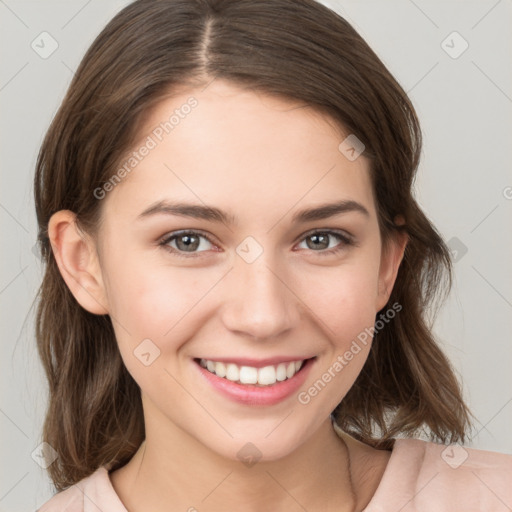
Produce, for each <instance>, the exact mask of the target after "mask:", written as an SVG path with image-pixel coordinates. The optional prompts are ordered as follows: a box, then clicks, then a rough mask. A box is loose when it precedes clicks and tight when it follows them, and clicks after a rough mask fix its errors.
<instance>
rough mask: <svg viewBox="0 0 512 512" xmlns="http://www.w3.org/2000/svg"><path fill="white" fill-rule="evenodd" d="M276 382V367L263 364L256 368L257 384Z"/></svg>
mask: <svg viewBox="0 0 512 512" xmlns="http://www.w3.org/2000/svg"><path fill="white" fill-rule="evenodd" d="M275 382H276V369H275V368H274V367H273V366H265V367H263V368H260V369H259V370H258V384H261V385H263V386H268V385H269V384H275Z"/></svg>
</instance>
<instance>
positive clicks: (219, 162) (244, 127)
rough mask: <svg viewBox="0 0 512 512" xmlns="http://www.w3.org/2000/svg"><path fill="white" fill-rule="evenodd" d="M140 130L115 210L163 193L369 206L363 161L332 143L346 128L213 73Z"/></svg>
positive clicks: (283, 205) (245, 201)
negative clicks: (202, 86) (352, 202)
mask: <svg viewBox="0 0 512 512" xmlns="http://www.w3.org/2000/svg"><path fill="white" fill-rule="evenodd" d="M139 134H140V136H139V137H138V140H137V143H136V144H134V146H133V147H132V148H130V152H129V154H127V155H126V157H125V158H124V160H123V162H121V163H120V167H121V166H122V165H124V166H125V169H128V170H129V172H126V173H124V174H125V177H124V178H123V180H122V181H121V183H120V184H119V185H117V186H116V187H115V188H114V190H113V191H112V192H109V195H108V197H107V199H108V202H109V203H110V204H111V205H115V210H116V211H123V212H124V213H126V214H128V213H129V212H130V213H131V212H134V211H135V210H138V212H137V213H140V211H142V210H143V209H144V207H145V206H147V205H148V204H149V203H151V202H154V201H156V200H159V199H165V198H173V199H178V200H186V201H189V200H194V201H195V202H199V201H201V202H205V203H208V204H214V205H217V206H220V207H222V208H223V209H227V210H230V211H233V212H234V213H237V210H238V213H240V214H243V212H244V211H246V212H248V213H250V214H251V215H254V214H256V213H258V211H257V210H258V206H259V210H260V213H261V215H264V214H265V213H269V211H276V212H277V211H281V210H284V209H290V208H293V206H294V205H295V204H298V206H302V207H303V206H306V205H307V204H310V203H315V202H319V201H322V202H325V201H330V200H332V201H334V200H340V199H352V200H357V201H359V202H362V203H364V204H365V206H366V207H367V209H369V210H371V209H372V208H373V193H372V189H371V182H370V179H369V169H368V161H367V159H366V158H364V157H362V156H360V157H359V158H357V159H356V160H354V161H351V160H349V159H347V158H346V156H345V155H344V154H343V153H342V152H341V151H340V150H339V145H340V143H341V142H342V141H343V140H344V139H345V138H346V137H347V135H349V134H348V133H344V131H343V130H342V129H341V127H340V126H339V125H337V124H336V123H335V122H334V121H333V120H332V119H331V118H330V117H328V116H326V115H325V114H322V113H320V112H318V111H317V110H315V109H314V108H311V107H309V106H307V105H305V104H303V103H299V102H297V101H294V100H291V99H283V98H279V97H277V96H270V95H267V94H262V93H256V92H254V91H251V90H248V89H241V88H239V87H237V86H235V85H232V84H230V83H227V82H223V81H221V80H215V81H214V82H213V83H211V84H210V85H209V86H207V87H206V89H203V90H202V89H189V90H182V91H181V92H179V93H177V94H174V95H173V96H172V97H168V98H165V99H164V100H162V101H161V102H160V103H158V104H157V105H156V106H154V107H153V109H152V110H151V112H149V115H148V116H147V117H146V119H145V122H144V126H142V127H141V129H140V131H139ZM144 147H146V148H148V149H144ZM142 153H144V155H143V156H142ZM130 155H131V157H130ZM129 161H130V163H129ZM127 163H128V165H126V164H127ZM299 202H300V204H299ZM238 216H239V215H237V217H238Z"/></svg>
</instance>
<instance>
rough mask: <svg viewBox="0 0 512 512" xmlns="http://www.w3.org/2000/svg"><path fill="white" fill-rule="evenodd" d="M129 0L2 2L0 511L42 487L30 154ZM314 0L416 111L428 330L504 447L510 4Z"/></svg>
mask: <svg viewBox="0 0 512 512" xmlns="http://www.w3.org/2000/svg"><path fill="white" fill-rule="evenodd" d="M127 3H128V2H127V1H121V0H109V1H105V0H102V1H99V0H89V1H87V0H67V1H50V0H44V1H41V0H39V1H21V0H16V1H15V0H0V48H1V50H0V51H1V52H2V61H1V62H2V66H1V67H0V105H1V123H0V130H1V134H0V145H1V149H0V151H1V153H0V155H1V160H0V161H1V175H0V187H1V188H0V226H1V247H2V251H1V263H0V315H1V329H2V338H1V347H2V357H1V358H0V364H1V370H0V378H1V397H0V432H1V448H2V452H1V457H0V459H1V461H2V463H1V467H0V511H9V512H19V511H28V510H31V511H33V510H35V509H36V508H37V507H38V506H40V505H41V504H42V503H44V502H45V501H46V500H47V499H49V498H50V497H51V495H52V494H53V493H54V489H53V487H52V486H51V484H50V481H49V479H48V477H47V475H46V472H45V470H44V469H43V468H42V467H41V466H40V465H39V464H38V463H37V453H38V451H37V450H38V449H39V448H38V447H39V446H40V444H41V442H42V439H41V428H42V422H43V415H44V411H45V407H46V393H47V389H46V382H45V379H44V378H43V373H42V367H41V364H40V362H39V359H38V355H37V352H36V348H35V340H34V334H33V332H34V308H33V307H32V301H33V299H34V296H35V293H36V290H37V288H38V286H39V284H40V281H41V277H42V265H41V262H40V260H39V258H38V256H37V252H35V251H34V244H35V240H36V221H35V213H34V205H33V192H32V180H33V175H34V165H35V161H36V156H37V152H38V150H39V146H40V144H41V142H42V139H43V136H44V133H45V131H46V130H47V128H48V126H49V123H50V121H51V119H52V117H53V115H54V114H55V112H56V110H57V108H58V106H59V105H60V102H61V101H62V98H63V96H64V93H65V91H66V89H67V87H68V85H69V82H70V80H71V78H72V76H73V72H74V70H75V69H76V68H77V66H78V63H79V62H80V60H81V58H82V56H83V54H84V53H85V51H86V49H87V48H88V46H89V45H90V44H91V43H92V41H93V39H94V38H95V37H96V35H97V34H98V33H99V32H100V30H101V29H102V28H103V27H104V26H105V24H106V23H107V22H108V20H109V19H110V18H111V17H112V16H113V15H114V14H115V13H116V12H118V11H119V10H120V9H121V8H122V7H124V6H125V5H127ZM323 3H325V4H326V5H328V6H329V7H331V8H333V9H335V10H337V11H338V12H339V13H340V14H341V15H343V16H344V17H346V18H347V20H348V21H349V22H350V23H351V24H352V25H353V26H354V28H356V30H358V32H359V33H360V34H361V35H362V36H363V37H364V38H365V39H366V41H367V42H368V43H369V44H370V46H371V47H372V48H373V49H374V50H375V51H376V53H377V54H378V55H379V57H380V58H381V59H382V60H383V62H384V63H385V64H386V65H387V66H388V68H389V69H390V71H391V72H392V73H393V74H394V75H395V77H396V78H397V79H398V81H399V82H400V83H401V85H402V86H403V88H404V89H405V90H406V91H407V92H408V93H409V95H410V97H411V99H412V101H413V104H414V106H415V108H416V109H417V112H418V115H419V117H420V121H421V124H422V129H423V134H424V148H423V159H422V162H421V165H420V169H419V173H418V178H417V181H416V187H415V188H416V195H417V198H418V201H419V203H420V204H421V205H422V207H423V208H424V210H425V211H426V213H427V215H428V216H429V218H430V219H431V220H432V221H433V222H434V224H435V225H436V226H437V228H438V229H439V231H440V232H441V234H442V235H443V237H444V238H445V240H446V241H447V242H448V244H449V246H450V248H451V249H452V255H453V258H454V261H455V274H456V283H455V286H454V288H453V291H452V293H451V295H450V297H449V300H448V301H446V303H445V305H444V307H443V309H442V310H441V312H440V314H439V316H438V318H437V321H436V323H435V332H436V334H437V336H438V338H439V340H440V343H441V344H442V346H443V347H444V349H445V351H446V353H447V354H448V356H449V357H450V359H451V361H452V362H453V365H454V366H455V368H456V370H457V372H458V373H459V375H460V378H461V380H462V383H463V387H464V392H465V396H466V398H467V401H468V404H469V405H470V407H471V409H472V411H473V413H474V414H475V416H476V417H477V423H476V430H477V432H476V433H475V435H474V437H473V439H472V443H471V445H470V446H472V447H475V448H481V449H487V450H495V451H501V452H506V453H512V436H511V428H510V426H511V424H512V372H511V367H512V343H511V336H510V333H511V331H512V279H511V275H512V271H511V261H512V258H511V255H512V229H511V218H512V173H511V170H510V162H511V148H512V144H511V141H512V116H511V114H512V68H511V65H510V63H511V62H512V30H511V28H512V27H511V25H512V23H511V21H512V2H511V1H510V0H500V1H496V0H489V1H487V0H478V1H445V0H443V1H433V0H422V1H420V0H415V1H412V0H409V1H408V0H400V1H388V0H385V1H383V0H378V1H369V0H351V1H325V2H323ZM43 33H45V34H43ZM41 38H44V41H45V43H44V45H43V44H42V43H41V42H40V41H41ZM38 41H39V43H38ZM38 45H39V46H38ZM43 46H44V49H43V48H42V47H43ZM45 52H47V53H50V52H53V53H51V55H46V54H45Z"/></svg>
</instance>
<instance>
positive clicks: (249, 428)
mask: <svg viewBox="0 0 512 512" xmlns="http://www.w3.org/2000/svg"><path fill="white" fill-rule="evenodd" d="M191 96H193V97H194V98H195V101H194V102H191V101H189V103H188V104H189V105H192V104H193V106H191V108H184V107H183V106H184V105H186V104H187V100H189V98H190V97H191ZM176 109H178V114H177V116H175V118H174V120H173V123H174V124H173V126H172V129H169V125H167V126H166V125H165V122H166V121H169V118H170V116H171V115H172V114H173V112H175V111H176ZM178 118H179V120H178V121H177V119H178ZM161 123H164V125H162V124H161ZM162 126H166V127H167V130H168V133H167V132H166V130H165V129H163V128H162ZM158 127H160V129H158ZM140 134H141V137H140V140H139V143H137V144H136V145H135V146H134V148H133V149H132V151H137V152H138V155H139V157H140V158H139V157H137V158H138V160H137V163H136V165H134V166H133V168H132V169H131V170H130V172H129V173H126V176H124V178H123V179H122V181H121V182H120V183H119V184H117V185H116V186H114V187H112V190H110V191H109V192H108V193H106V194H105V197H104V198H103V199H100V200H101V201H102V205H101V207H102V216H103V217H102V218H103V222H102V225H101V229H100V231H99V235H98V239H97V243H98V247H97V249H98V254H99V266H98V274H97V282H98V290H99V291H98V294H99V293H102V294H103V295H102V299H101V300H102V301H103V302H104V303H105V304H106V305H107V309H108V312H109V314H110V315H111V317H112V319H113V324H114V328H115V333H116V337H117V341H118V344H119V350H120V353H121V355H122V358H123V361H124V363H125V365H126V367H127V369H128V371H129V372H130V373H131V375H132V376H133V378H134V379H135V381H136V382H137V383H138V385H139V386H140V388H141V390H142V397H143V403H144V409H145V421H146V423H147V424H148V423H149V422H150V423H151V425H152V426H153V427H154V428H158V429H162V430H161V431H164V430H165V429H170V430H172V431H175V432H176V431H178V430H179V431H180V432H184V433H186V434H187V435H189V436H191V437H192V438H194V439H195V440H197V441H199V442H200V443H202V444H203V445H204V446H206V447H208V448H209V449H211V450H212V451H213V452H216V453H218V454H220V455H222V456H224V457H228V458H230V459H235V458H236V457H237V452H238V451H239V450H240V447H241V446H243V445H244V444H245V443H247V442H251V443H253V444H254V445H255V446H256V447H257V448H258V450H259V451H260V452H261V455H262V458H263V459H264V460H265V459H266V460H272V459H277V458H280V457H282V456H285V455H286V454H288V453H291V452H292V451H293V450H294V449H295V448H297V447H298V446H299V445H300V444H301V443H303V442H304V441H305V440H306V439H307V438H308V437H310V436H311V435H312V434H313V433H314V432H315V430H316V429H318V428H319V426H320V424H322V423H323V422H325V420H326V419H327V418H328V417H329V414H330V413H331V411H332V410H333V409H334V408H335V406H336V405H337V404H338V403H339V402H340V401H341V400H342V399H343V397H344V396H345V394H346V393H347V391H348V390H349V389H350V387H351V386H352V384H353V383H354V381H355V379H356V377H357V375H358V374H359V372H360V370H361V368H362V367H363V365H364V363H365V361H366V358H367V355H368V351H369V349H370V344H371V336H370V337H368V334H366V337H365V336H361V334H362V333H364V332H366V333H368V329H369V328H371V327H373V325H374V322H375V317H376V313H377V312H378V311H379V310H380V309H381V308H383V307H384V306H385V305H386V302H387V299H388V296H389V292H390V291H391V288H392V285H393V282H394V279H395V276H396V270H397V265H398V261H399V256H400V254H401V253H400V251H398V252H396V251H395V253H393V252H392V251H389V252H386V253H384V252H383V251H382V241H381V238H380V235H379V229H378V221H377V215H376V207H375V201H374V196H373V192H372V186H371V182H370V174H369V167H368V161H367V160H366V159H365V158H364V157H363V156H359V157H358V158H356V159H355V160H353V159H348V158H347V157H346V156H345V154H344V153H342V152H341V151H340V150H339V145H340V143H341V142H342V141H343V140H344V139H345V138H346V137H347V136H348V135H349V133H343V132H342V131H341V130H340V129H339V128H338V127H336V126H335V125H334V123H333V122H332V121H330V120H329V119H327V118H326V117H325V116H323V115H321V114H319V113H318V112H316V111H314V110H313V109H311V108H309V107H304V106H303V105H299V104H297V103H294V102H291V101H285V100H282V99H277V98H275V97H270V96H267V95H262V94H256V93H254V92H251V91H248V90H242V89H239V88H237V87H236V86H234V85H231V84H229V83H227V82H222V81H220V80H216V81H214V82H213V83H212V84H211V85H210V86H209V87H207V88H206V90H204V91H203V92H201V90H200V89H197V90H188V91H186V92H184V93H183V94H181V93H180V94H179V95H175V96H173V97H170V98H168V99H165V100H164V101H162V102H161V103H160V104H159V105H157V107H156V108H155V109H154V110H153V111H152V112H151V115H150V117H149V118H148V119H147V124H146V125H145V126H144V128H143V129H142V130H141V132H140ZM148 137H149V138H150V139H151V141H152V142H151V141H150V140H149V139H148ZM143 145H146V147H147V148H148V150H147V151H146V150H141V147H142V146H143ZM143 153H144V156H141V155H142V154H143ZM132 156H133V155H132ZM127 158H128V157H127ZM123 163H124V162H123ZM132 164H133V161H132ZM122 174H123V173H122ZM178 204H179V205H180V206H181V207H182V208H181V209H177V208H175V206H176V205H178ZM328 204H330V205H337V208H332V209H331V210H330V211H328V210H326V209H325V208H324V209H321V208H322V207H324V206H325V205H328ZM212 209H214V210H212ZM308 211H310V213H309V214H308V213H307V212H308ZM219 212H222V213H219ZM388 254H389V256H388ZM397 254H398V256H397ZM91 289H92V288H91ZM365 329H366V331H365ZM358 336H359V338H358ZM362 338H365V340H366V343H363V342H362V341H361V339H362ZM357 340H359V341H357ZM354 341H355V342H356V345H357V347H358V350H357V349H356V348H354ZM347 352H351V354H352V357H350V356H347ZM201 359H203V360H205V361H210V362H209V363H205V362H204V361H203V365H204V364H206V365H207V368H204V367H203V366H202V365H201ZM293 362H301V363H297V364H294V363H293ZM218 363H223V364H218ZM290 363H291V364H290ZM336 363H338V364H336ZM299 364H300V365H301V366H300V368H299ZM340 366H341V368H340ZM243 367H244V368H243ZM269 367H270V368H269ZM283 367H284V370H283ZM296 368H299V370H298V372H296V373H295V371H296ZM212 370H213V371H217V372H218V373H219V375H216V374H214V373H212ZM226 372H227V375H226ZM223 374H225V375H224V377H223V376H222V375H223ZM326 375H327V376H326ZM329 376H330V378H329ZM236 381H245V382H243V383H238V384H237V383H236ZM274 381H275V384H272V382H274ZM315 383H316V384H315ZM315 390H316V391H315ZM276 425H279V426H278V427H277V428H276Z"/></svg>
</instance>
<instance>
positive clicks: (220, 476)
mask: <svg viewBox="0 0 512 512" xmlns="http://www.w3.org/2000/svg"><path fill="white" fill-rule="evenodd" d="M110 477H111V481H112V484H113V486H114V489H115V491H116V492H117V494H118V495H119V497H120V499H121V501H122V502H123V503H124V505H125V507H126V509H127V510H128V511H129V512H143V511H145V510H152V511H153V512H164V511H165V512H170V511H174V510H180V511H183V510H186V511H190V512H194V511H196V510H208V511H211V512H216V511H220V510H226V505H227V504H229V508H231V509H235V510H239V511H240V512H256V511H261V510H273V511H275V512H285V511H286V512H288V511H289V510H294V509H296V510H299V509H300V508H302V509H303V510H307V511H308V512H316V511H323V512H329V511H331V510H333V511H334V510H336V511H337V512H340V511H353V510H354V508H355V505H356V497H355V495H354V490H353V485H352V482H351V472H350V457H349V452H348V450H347V446H346V444H345V442H344V441H343V440H342V439H341V438H340V437H339V436H338V435H337V434H336V432H335V431H334V429H333V426H332V422H331V419H330V418H327V419H326V421H325V422H323V423H322V425H321V426H320V427H319V428H318V429H317V431H316V432H315V433H314V434H313V435H312V436H311V437H310V438H309V439H307V440H306V441H305V442H304V443H303V444H302V445H300V446H299V447H298V448H297V449H296V450H295V451H294V452H292V453H290V454H288V455H286V456H285V457H282V458H281V459H279V460H274V461H259V462H256V463H255V464H254V465H249V464H247V465H245V464H242V463H241V462H240V461H239V460H230V459H226V458H224V457H221V456H219V455H218V454H216V453H212V451H211V450H209V449H208V448H207V447H205V446H204V445H203V444H201V443H199V442H198V441H197V440H196V439H194V438H192V437H191V436H190V435H189V434H187V433H186V432H184V431H182V430H181V429H179V428H178V427H176V426H173V429H172V432H171V433H169V432H167V431H166V432H163V431H162V430H161V429H160V430H159V429H158V428H156V425H151V423H149V424H148V423H146V440H145V441H144V442H143V443H142V445H141V446H140V448H139V450H138V451H137V452H136V454H135V455H134V456H133V458H132V459H131V460H130V461H129V462H128V464H126V465H125V466H123V467H122V468H120V469H119V470H117V471H115V472H113V473H111V475H110ZM169 504H172V505H171V506H170V505H169Z"/></svg>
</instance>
